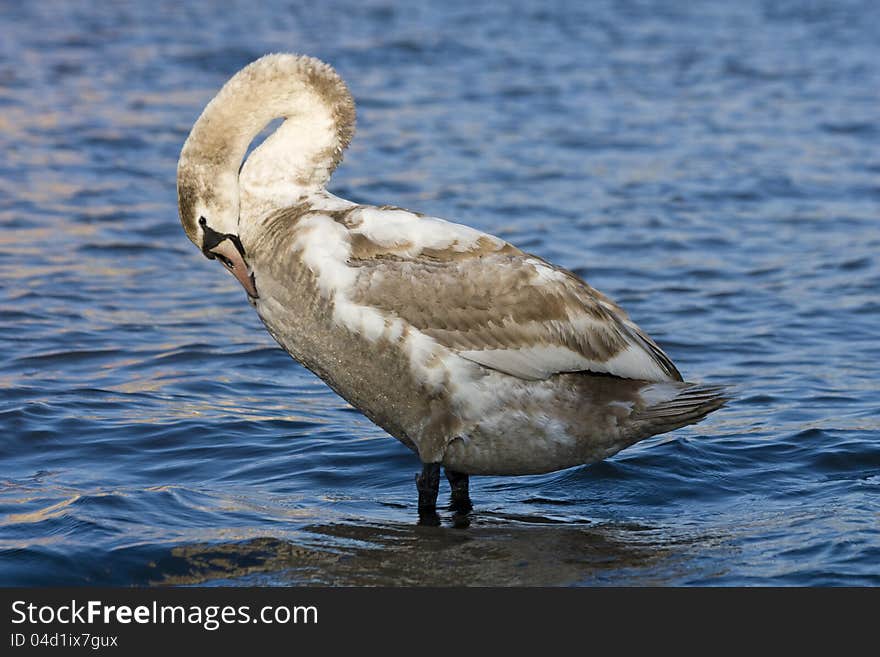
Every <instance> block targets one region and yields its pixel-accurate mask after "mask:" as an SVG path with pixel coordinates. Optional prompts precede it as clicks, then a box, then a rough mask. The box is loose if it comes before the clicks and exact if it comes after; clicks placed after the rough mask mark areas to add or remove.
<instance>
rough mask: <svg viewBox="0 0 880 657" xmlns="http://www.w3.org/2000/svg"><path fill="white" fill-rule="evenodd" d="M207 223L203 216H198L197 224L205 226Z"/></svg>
mask: <svg viewBox="0 0 880 657" xmlns="http://www.w3.org/2000/svg"><path fill="white" fill-rule="evenodd" d="M207 225H208V220H207V219H205V218H204V217H199V226H207Z"/></svg>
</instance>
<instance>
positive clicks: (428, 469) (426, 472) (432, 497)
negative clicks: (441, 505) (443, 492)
mask: <svg viewBox="0 0 880 657" xmlns="http://www.w3.org/2000/svg"><path fill="white" fill-rule="evenodd" d="M416 488H417V489H418V491H419V515H422V514H423V513H434V512H435V510H436V508H437V492H438V491H439V490H440V464H439V463H425V464H423V465H422V472H421V474H417V475H416Z"/></svg>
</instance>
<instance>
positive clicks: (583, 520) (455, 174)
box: [0, 0, 880, 585]
mask: <svg viewBox="0 0 880 657" xmlns="http://www.w3.org/2000/svg"><path fill="white" fill-rule="evenodd" d="M502 4H503V5H504V6H502ZM104 5H105V6H100V5H96V7H99V8H97V9H96V8H94V7H92V6H91V3H82V4H79V3H74V2H33V3H3V4H2V5H0V152H2V153H3V157H2V158H0V222H2V232H0V272H2V279H0V280H2V301H0V583H2V584H27V585H32V584H41V585H42V584H99V583H104V584H148V583H213V584H239V583H246V584H297V583H326V584H396V583H402V584H562V585H581V584H627V585H630V584H649V585H654V584H724V585H728V584H762V585H763V584H773V585H792V584H795V585H805V584H809V585H814V584H875V585H876V584H880V435H878V434H880V432H878V429H880V410H878V407H880V404H878V400H880V384H878V380H880V377H878V366H877V363H878V361H880V321H878V319H880V317H878V316H880V264H878V253H880V39H878V38H877V25H878V24H880V9H878V7H877V5H876V3H872V2H867V1H866V2H827V3H826V2H810V3H799V2H798V3H795V2H792V3H789V2H777V1H769V0H768V1H767V2H763V3H762V2H742V3H726V2H724V3H722V2H718V3H709V2H703V3H690V2H687V3H685V2H682V3H670V2H613V3H612V2H608V3H602V2H590V3H580V2H572V3H570V4H568V5H566V4H565V3H557V4H552V5H551V4H550V3H546V4H545V3H526V2H520V3H485V4H484V3H472V2H468V3H458V2H453V3H437V4H436V5H435V6H434V8H431V9H428V8H423V9H418V8H413V7H411V6H410V5H409V4H408V3H400V4H386V3H383V2H375V1H368V2H361V1H358V2H351V3H341V2H308V3H306V2H285V3H255V2H240V3H230V4H229V6H228V7H227V8H225V9H224V10H222V11H219V10H217V9H212V8H210V7H212V6H214V5H213V4H210V3H205V4H204V6H202V5H199V4H196V3H192V4H190V5H189V6H188V7H183V8H182V7H180V6H178V5H179V3H178V2H165V1H163V0H153V1H151V2H141V3H137V4H125V5H123V4H122V3H119V4H113V3H104ZM270 51H297V52H305V53H309V54H313V55H316V56H319V57H321V58H323V59H326V60H327V61H329V62H331V63H332V64H334V65H335V66H336V67H337V69H338V70H339V71H340V73H341V74H342V75H343V77H344V78H345V79H346V80H347V81H348V82H349V84H350V86H351V88H352V91H353V93H354V96H355V98H356V100H357V103H358V107H359V129H358V135H357V136H356V138H355V141H354V144H353V146H352V148H351V149H350V151H349V153H348V156H347V158H346V161H345V163H344V164H343V166H342V167H341V168H340V170H339V171H338V172H337V174H336V175H335V177H334V180H333V183H332V186H331V188H332V189H333V191H334V192H336V193H337V194H339V195H341V196H343V197H346V198H351V199H353V200H357V201H361V202H367V203H376V204H385V203H393V204H396V205H401V206H405V207H410V208H412V209H417V210H422V211H425V212H429V213H432V214H435V215H437V216H441V217H446V218H449V219H452V220H456V221H461V222H464V223H468V224H471V225H474V226H477V227H479V228H481V229H484V230H488V231H491V232H494V233H496V234H499V235H501V236H503V237H505V238H507V239H509V240H511V241H513V242H514V243H515V244H517V245H518V246H520V247H523V248H526V249H527V250H530V251H532V252H534V253H536V254H538V255H540V256H542V257H545V258H547V259H550V260H553V261H555V262H557V263H559V264H561V265H564V266H566V267H568V268H570V269H572V270H574V271H576V272H577V273H578V274H580V275H582V276H583V277H585V278H586V279H587V280H589V281H590V283H592V284H593V285H594V286H596V287H598V288H599V289H601V290H603V291H605V292H606V293H608V294H609V295H611V296H612V297H613V298H615V299H616V300H618V301H619V302H620V303H622V304H623V305H624V306H625V307H626V308H627V309H628V310H629V311H630V314H631V315H632V316H633V317H634V318H635V320H636V321H637V322H639V324H641V325H642V326H643V327H644V328H645V329H646V330H647V331H648V332H649V333H651V334H652V335H653V336H654V337H655V338H656V339H657V340H658V341H659V342H660V343H661V344H662V345H663V346H664V347H665V348H666V349H667V351H668V352H669V354H670V355H671V356H672V357H673V359H674V360H675V361H676V362H677V364H678V365H679V367H680V368H681V369H682V371H683V372H684V373H685V374H686V376H687V378H689V379H692V380H700V381H706V382H719V383H728V384H732V385H734V386H735V395H736V399H735V401H734V402H733V403H731V404H730V405H729V406H728V407H727V408H725V409H723V410H722V411H720V412H718V413H715V414H714V415H712V416H711V417H710V418H709V419H708V420H707V421H705V422H704V423H703V424H700V425H698V426H696V427H690V428H687V429H683V430H679V431H677V432H674V433H673V434H670V435H667V436H662V437H658V438H655V439H653V440H650V441H647V442H645V443H642V444H640V445H637V446H636V447H634V448H631V449H629V450H626V451H624V452H622V453H621V454H618V455H617V456H616V457H614V458H612V459H610V460H608V461H606V462H604V463H601V464H599V465H595V466H591V467H581V468H575V469H571V470H567V471H564V472H558V473H554V474H550V475H544V476H538V477H517V478H501V477H486V478H480V479H476V480H475V481H474V482H473V483H472V489H473V497H474V502H475V507H476V508H475V511H474V512H473V514H472V515H471V516H470V517H469V518H468V519H466V522H465V521H463V520H462V519H460V518H459V519H455V518H453V515H452V513H451V512H450V511H447V510H442V512H441V517H442V521H443V524H442V526H440V527H419V526H417V524H416V520H417V517H416V512H415V489H414V484H413V474H414V472H415V471H416V470H417V468H418V464H417V462H416V459H415V457H414V456H413V455H412V454H411V453H410V452H409V451H408V450H407V449H406V448H405V447H403V446H402V445H400V444H399V443H397V442H396V441H395V440H393V439H391V438H389V437H387V436H386V435H385V434H384V433H383V432H382V431H381V430H380V429H378V428H376V427H375V426H373V425H372V424H371V423H370V422H369V421H367V420H365V419H364V418H363V417H362V416H361V415H360V414H359V413H358V412H357V411H355V410H354V409H352V408H350V407H349V406H348V405H347V404H345V403H344V402H343V401H342V400H340V399H339V398H338V397H336V396H335V395H334V394H333V393H332V392H331V391H330V390H329V389H328V388H326V387H325V386H324V385H323V384H322V383H321V382H320V381H319V380H317V379H316V378H314V377H313V376H312V375H311V374H310V373H309V372H307V371H306V370H304V369H303V368H301V367H299V366H298V365H297V364H296V363H294V362H293V361H292V360H291V359H290V358H289V357H288V356H287V355H285V354H284V353H283V352H282V351H280V350H279V349H278V348H276V347H275V345H274V343H273V342H272V340H271V338H270V337H269V336H268V335H267V334H266V333H265V331H264V330H263V328H262V326H261V325H260V323H259V321H258V319H257V317H256V316H255V314H254V313H253V312H252V310H251V308H250V307H249V306H248V304H247V303H246V302H245V298H244V293H243V292H242V290H241V288H240V287H239V286H238V285H237V284H236V283H235V281H234V280H233V279H232V278H231V277H230V276H228V275H225V274H224V273H223V272H222V271H221V268H220V267H218V266H217V265H216V263H212V262H209V261H207V260H206V259H205V258H203V257H202V256H201V255H200V254H199V253H198V252H197V250H196V249H194V248H192V246H191V244H190V243H189V241H188V240H187V239H186V237H185V236H184V234H183V232H182V230H181V228H180V225H179V222H178V219H177V211H176V198H175V168H176V163H177V156H178V153H179V151H180V147H181V145H182V143H183V140H184V139H185V137H186V135H187V133H188V131H189V128H190V127H191V125H192V123H193V121H194V120H195V118H196V117H197V116H198V114H199V112H200V111H201V109H202V107H203V106H204V104H205V103H206V102H207V101H208V100H209V99H210V98H211V96H212V95H213V93H214V92H215V91H216V90H217V89H218V87H219V86H220V85H221V84H222V83H223V82H224V81H225V79H226V78H227V77H228V76H229V75H231V74H232V73H233V72H235V71H236V70H237V69H238V68H240V67H241V66H243V65H244V64H246V63H248V62H249V61H250V60H252V59H255V58H256V57H258V56H260V55H262V54H264V53H266V52H270ZM441 495H442V496H443V497H444V498H445V496H446V495H447V493H446V492H445V488H444V489H443V491H442V492H441ZM467 523H469V526H467V527H466V526H463V525H465V524H467Z"/></svg>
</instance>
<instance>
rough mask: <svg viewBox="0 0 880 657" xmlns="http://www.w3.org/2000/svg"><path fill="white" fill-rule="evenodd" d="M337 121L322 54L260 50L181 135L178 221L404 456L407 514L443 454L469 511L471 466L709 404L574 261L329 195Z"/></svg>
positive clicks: (336, 92) (341, 106) (580, 453)
mask: <svg viewBox="0 0 880 657" xmlns="http://www.w3.org/2000/svg"><path fill="white" fill-rule="evenodd" d="M279 117H280V118H283V119H284V122H283V123H281V125H280V126H279V127H278V129H277V130H275V132H274V133H273V134H272V135H270V136H269V137H268V138H267V139H266V140H265V141H264V142H263V143H262V144H261V145H260V146H259V147H258V148H257V149H255V150H254V151H253V152H252V153H251V155H250V157H249V158H248V159H247V162H245V164H244V167H243V168H241V171H240V172H239V168H240V166H241V162H242V159H243V158H244V155H245V152H246V150H247V148H248V145H249V144H250V142H251V140H252V139H253V138H254V137H255V136H256V135H257V134H258V133H259V132H260V131H261V130H262V129H263V128H264V127H265V126H266V125H267V124H268V123H269V122H270V121H272V120H273V119H275V118H279ZM354 125H355V109H354V101H353V100H352V97H351V93H350V92H349V90H348V88H347V87H346V86H345V83H344V82H343V81H342V79H341V78H340V77H339V76H338V75H337V74H336V72H335V71H334V70H333V69H332V68H331V67H330V66H328V65H327V64H325V63H323V62H321V61H319V60H317V59H313V58H311V57H305V56H296V55H289V54H277V55H267V56H265V57H262V58H261V59H258V60H257V61H255V62H253V63H251V64H250V65H248V66H246V67H245V68H244V69H242V70H241V71H239V72H238V73H237V74H236V75H235V76H233V77H232V79H230V80H229V81H228V82H227V83H226V84H225V85H224V87H223V88H222V89H221V90H220V92H219V93H218V94H217V96H216V97H215V98H214V99H213V100H212V101H211V102H210V103H208V106H207V107H206V108H205V110H204V112H202V115H201V116H200V117H199V119H198V121H196V123H195V125H194V126H193V129H192V132H190V135H189V138H188V139H187V140H186V143H185V144H184V146H183V150H182V152H181V154H180V162H179V164H178V169H177V193H178V203H179V210H180V220H181V222H182V224H183V228H184V230H185V231H186V234H187V236H188V237H189V239H190V240H192V241H193V243H194V244H195V245H196V246H197V247H198V248H199V249H201V251H202V253H203V254H204V255H205V256H207V257H208V258H211V259H217V260H219V261H220V262H221V263H222V264H223V266H224V267H225V268H226V269H227V270H228V271H229V272H230V273H231V274H232V275H233V276H235V278H236V279H237V280H238V282H239V283H241V285H242V287H244V289H245V291H246V292H247V294H248V300H249V301H250V303H251V305H252V306H253V307H254V308H255V309H256V311H257V314H258V315H259V316H260V319H261V320H262V321H263V323H264V324H265V326H266V329H267V330H268V331H269V333H270V334H271V335H272V337H273V338H275V340H277V341H278V343H279V344H280V345H281V346H282V347H283V348H284V349H285V350H286V351H287V352H288V353H289V354H290V355H291V356H293V358H295V359H296V360H297V361H299V362H300V363H302V364H303V365H304V366H305V367H307V368H308V369H310V370H311V371H312V372H314V373H315V374H317V375H318V376H319V377H321V378H322V379H323V380H324V381H325V382H326V383H327V385H329V386H330V387H331V388H332V389H333V390H334V391H335V392H336V393H337V394H339V395H340V396H341V397H343V398H344V399H346V400H347V401H348V402H349V403H351V404H352V405H353V406H355V407H356V408H358V409H360V410H361V411H362V412H363V413H364V415H366V416H367V417H368V418H370V420H372V421H373V422H375V423H376V424H377V425H379V426H380V427H382V428H383V429H384V430H385V431H387V432H388V433H390V434H391V435H392V436H394V437H395V438H397V439H398V440H400V441H401V442H402V443H403V444H405V445H406V446H407V447H409V448H410V449H412V450H413V451H414V452H416V453H417V454H418V456H419V458H420V459H421V461H422V464H423V467H422V472H421V474H419V475H418V476H417V477H416V484H417V488H418V493H419V510H420V512H422V513H433V512H434V509H435V505H436V501H437V492H438V488H439V481H440V467H441V466H443V467H444V468H445V470H446V476H447V478H448V479H449V483H450V486H451V490H452V504H453V508H457V509H464V510H466V509H469V508H470V499H469V495H468V475H471V474H496V475H516V474H529V473H540V472H549V471H552V470H558V469H561V468H567V467H570V466H574V465H579V464H584V463H592V462H595V461H599V460H601V459H604V458H606V457H608V456H611V455H612V454H615V453H616V452H618V451H620V450H621V449H624V448H625V447H627V446H629V445H632V444H633V443H635V442H637V441H639V440H642V439H644V438H647V437H649V436H653V435H655V434H658V433H663V432H665V431H671V430H672V429H676V428H679V427H683V426H685V425H688V424H693V423H695V422H698V421H699V420H701V419H702V418H703V417H704V416H706V414H708V413H710V412H711V411H713V410H715V409H717V408H719V407H720V406H721V405H722V404H723V403H724V399H723V397H722V396H721V393H720V390H719V389H718V388H715V387H709V386H701V385H695V384H692V383H685V382H684V381H683V380H682V377H681V375H680V374H679V372H678V370H677V369H676V367H675V365H673V364H672V361H671V360H670V359H669V357H668V356H667V355H666V354H665V353H663V350H662V349H660V347H658V346H657V344H656V343H655V342H654V341H653V340H652V339H651V338H650V337H648V336H647V335H646V334H645V333H644V331H642V330H641V329H640V328H639V327H638V326H636V325H635V324H634V323H633V322H632V320H630V319H629V317H628V316H627V314H626V313H625V312H624V311H623V310H622V309H621V308H620V306H618V305H617V304H615V303H614V302H613V301H611V299H609V298H608V297H606V296H605V295H603V294H602V293H601V292H598V291H597V290H594V289H593V288H592V287H590V286H589V285H587V284H586V283H584V282H583V281H582V280H580V279H579V278H578V277H577V276H575V275H574V274H572V273H571V272H569V271H566V270H565V269H562V268H561V267H557V266H556V265H553V264H551V263H549V262H546V261H545V260H542V259H541V258H539V257H537V256H534V255H531V254H529V253H526V252H524V251H521V250H520V249H518V248H516V247H515V246H513V245H511V244H509V243H507V242H505V241H504V240H502V239H499V238H498V237H494V236H493V235H489V234H486V233H483V232H480V231H479V230H475V229H473V228H469V227H467V226H462V225H461V224H454V223H449V222H447V221H443V220H442V219H437V218H435V217H426V216H424V215H422V214H419V213H416V212H410V211H408V210H403V209H401V208H397V207H394V206H382V207H373V206H367V205H358V204H356V203H352V202H350V201H345V200H343V199H341V198H337V197H336V196H333V195H332V194H330V193H329V192H327V190H326V189H325V188H324V187H325V185H326V184H327V181H328V180H329V178H330V174H331V173H332V172H333V170H334V169H335V168H336V165H337V164H339V161H340V160H341V159H342V152H343V151H344V150H345V148H346V147H347V146H348V144H349V142H350V141H351V138H352V135H353V134H354Z"/></svg>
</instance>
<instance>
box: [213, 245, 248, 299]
mask: <svg viewBox="0 0 880 657" xmlns="http://www.w3.org/2000/svg"><path fill="white" fill-rule="evenodd" d="M211 253H213V254H214V255H215V256H220V261H221V262H222V263H223V265H224V266H225V267H226V269H228V270H229V273H230V274H232V275H233V276H235V279H236V280H237V281H238V282H239V283H241V286H242V287H243V288H244V290H245V292H247V293H248V296H249V297H253V298H254V299H259V298H260V295H259V294H258V293H257V285H256V281H254V274H253V272H252V271H251V269H250V267H248V265H247V263H246V262H245V261H244V258H243V257H242V255H241V253H239V251H238V249H237V248H236V247H235V244H233V243H232V240H230V239H225V240H223V241H222V242H220V244H218V245H217V246H215V247H214V248H213V249H211Z"/></svg>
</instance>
